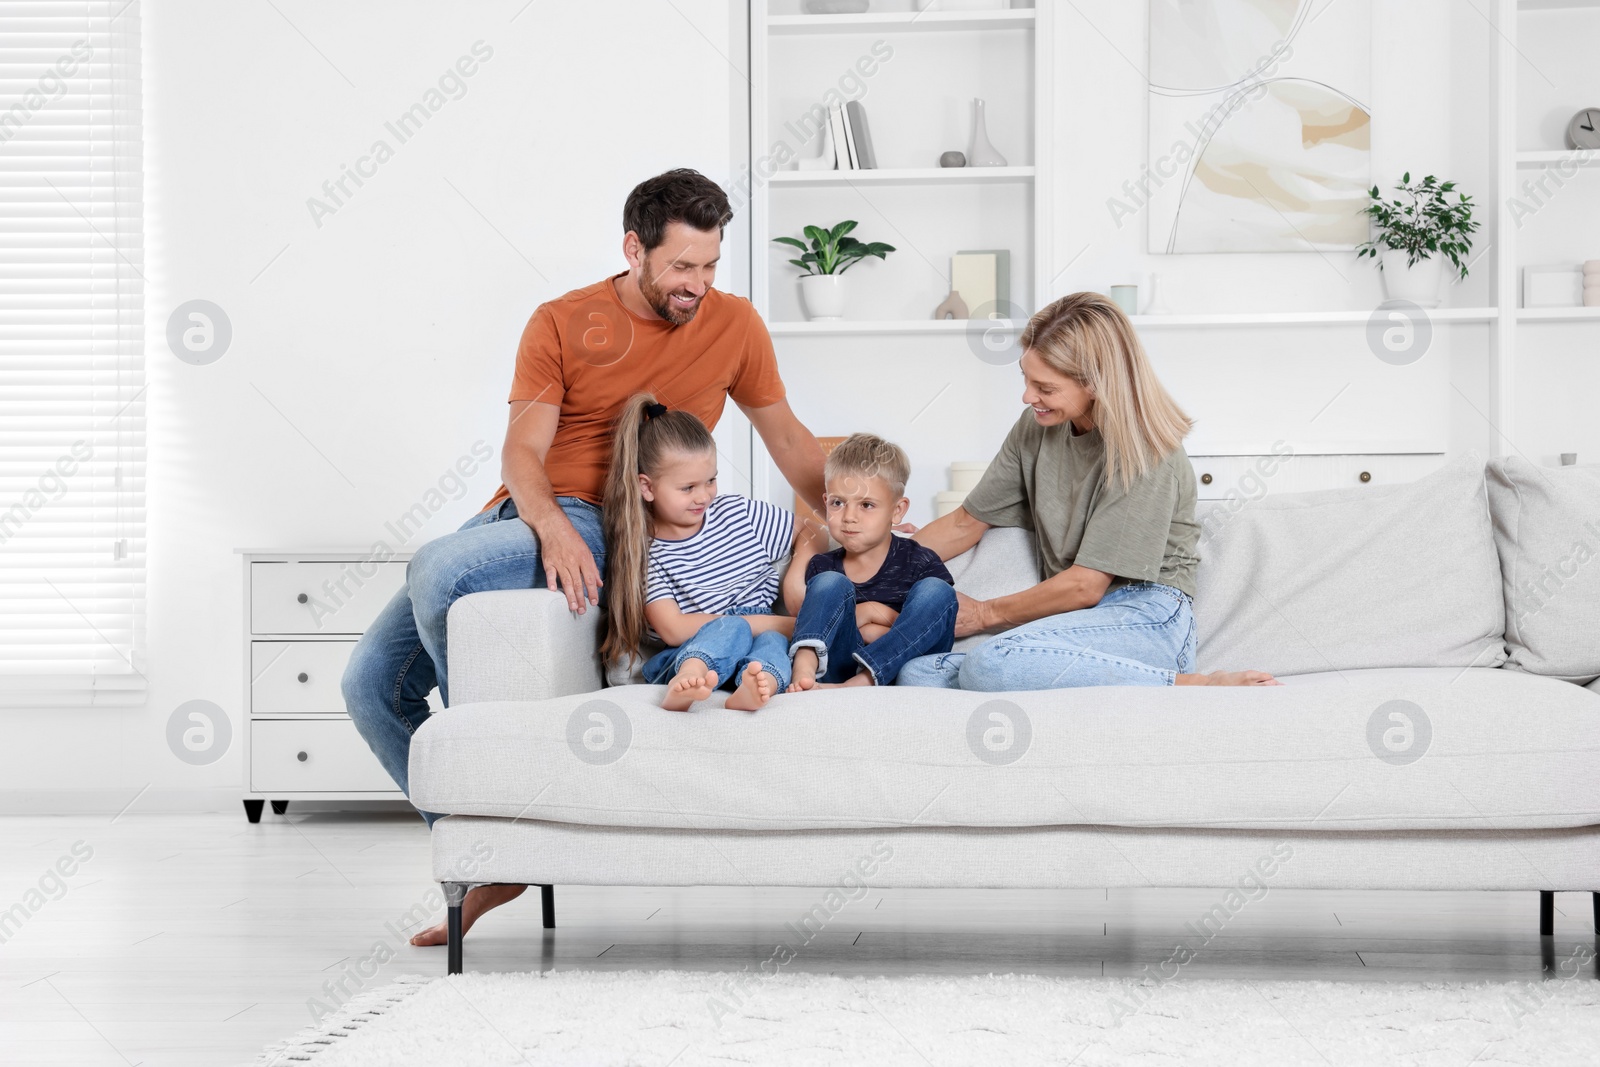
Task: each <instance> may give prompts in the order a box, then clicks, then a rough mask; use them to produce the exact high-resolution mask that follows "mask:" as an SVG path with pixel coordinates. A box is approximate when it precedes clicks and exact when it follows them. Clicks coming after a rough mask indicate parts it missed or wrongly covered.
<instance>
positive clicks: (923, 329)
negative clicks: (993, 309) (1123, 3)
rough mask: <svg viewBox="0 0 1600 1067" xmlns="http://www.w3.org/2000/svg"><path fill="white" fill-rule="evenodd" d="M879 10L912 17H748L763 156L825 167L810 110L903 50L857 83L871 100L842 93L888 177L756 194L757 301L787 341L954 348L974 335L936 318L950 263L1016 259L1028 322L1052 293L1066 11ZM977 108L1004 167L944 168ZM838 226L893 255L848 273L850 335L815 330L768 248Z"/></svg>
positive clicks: (811, 181) (766, 185) (875, 174)
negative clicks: (856, 74) (1057, 34)
mask: <svg viewBox="0 0 1600 1067" xmlns="http://www.w3.org/2000/svg"><path fill="white" fill-rule="evenodd" d="M874 6H875V7H885V8H888V7H895V6H898V7H903V8H905V10H885V11H873V12H868V13H866V14H860V15H806V14H801V13H800V5H799V3H798V0H755V3H753V4H752V6H751V21H750V67H751V77H750V91H751V107H750V127H751V128H750V143H751V146H752V154H753V155H754V156H756V157H758V158H759V157H760V156H761V155H762V154H763V153H769V154H770V149H771V146H773V145H774V144H776V143H778V142H783V143H785V144H787V145H788V146H790V148H791V149H793V150H794V151H795V153H796V154H797V155H798V156H800V157H805V156H810V155H815V153H816V151H817V149H818V147H819V141H818V140H817V139H815V138H808V139H807V140H805V141H804V142H803V143H801V142H800V139H799V138H798V136H797V131H798V132H809V131H810V128H811V127H810V124H809V123H806V122H805V121H804V116H805V115H806V113H807V111H808V110H809V108H810V107H811V106H812V105H814V104H817V103H822V102H824V101H825V100H826V98H827V92H828V90H829V89H830V88H833V87H834V86H835V85H836V84H837V82H838V80H839V78H840V77H841V74H842V72H848V71H850V70H852V69H859V68H858V66H857V64H858V63H860V62H861V61H862V60H863V59H864V58H865V57H868V56H872V54H873V53H872V50H873V49H874V47H876V48H878V49H879V50H880V51H881V50H882V49H883V48H885V47H887V48H892V50H893V56H892V58H891V59H889V60H882V59H881V58H878V57H874V59H873V60H872V61H871V62H869V64H868V65H869V66H873V65H875V66H876V67H877V70H876V72H875V73H874V74H872V75H871V76H868V77H863V78H861V81H863V82H864V83H865V90H864V91H857V92H853V93H850V94H848V96H849V98H852V99H859V100H860V101H861V104H862V106H863V107H864V108H865V109H866V113H867V122H868V126H869V129H870V131H871V137H872V141H873V145H874V150H875V153H876V155H877V162H878V164H879V167H880V168H881V169H875V170H828V171H801V170H792V169H778V170H776V172H774V173H772V174H771V175H770V176H769V177H767V178H766V179H765V180H762V181H757V182H755V183H754V187H753V189H752V191H751V195H750V205H749V212H750V219H751V298H752V300H753V301H754V302H755V305H756V307H757V309H758V310H759V311H760V312H761V315H762V317H763V318H764V319H765V320H766V322H767V324H768V327H769V328H770V329H771V331H772V334H773V335H774V337H778V338H804V337H822V336H826V337H831V338H835V339H838V340H845V341H847V340H848V338H850V337H852V336H860V337H868V336H871V335H884V334H920V335H924V336H926V337H928V338H948V339H949V342H948V343H951V344H955V345H959V344H961V343H962V342H961V340H960V339H961V337H962V336H963V335H964V334H966V333H967V332H968V331H969V328H970V324H969V323H967V322H960V323H944V324H942V325H941V324H938V323H935V322H934V321H933V318H932V315H933V309H934V308H935V307H936V306H937V305H938V304H939V303H940V301H942V300H943V299H944V297H945V295H946V294H947V293H948V292H949V257H950V255H951V254H953V253H955V252H958V251H963V250H971V249H1006V250H1008V251H1009V252H1010V254H1011V255H1010V274H1011V282H1010V299H1011V301H1012V303H1013V304H1015V305H1017V307H1018V308H1020V309H1021V310H1022V311H1024V312H1026V313H1028V314H1031V313H1032V312H1033V311H1034V310H1037V308H1038V306H1039V304H1040V298H1041V296H1042V295H1043V291H1044V290H1045V289H1046V288H1048V284H1049V276H1048V270H1049V263H1050V262H1051V256H1050V252H1051V249H1050V248H1048V247H1047V242H1048V235H1049V234H1051V233H1052V232H1053V230H1052V227H1051V223H1050V208H1051V205H1050V196H1049V189H1050V184H1049V174H1048V161H1049V160H1050V159H1051V158H1052V152H1051V143H1052V142H1051V137H1052V131H1053V122H1052V115H1051V101H1052V99H1053V93H1052V92H1051V90H1050V85H1051V67H1052V58H1051V47H1050V46H1051V42H1052V40H1053V37H1052V33H1051V31H1052V29H1053V22H1054V18H1055V16H1056V10H1055V8H1056V5H1052V4H1040V5H1039V6H1038V7H1037V8H1032V7H1029V8H1021V7H1018V8H1015V9H1008V10H997V11H922V12H918V11H914V10H910V8H911V7H912V5H911V3H910V2H909V0H903V2H897V0H885V2H880V3H876V4H875V5H874ZM974 97H979V98H982V99H983V100H985V102H986V110H987V113H988V132H989V135H990V139H991V140H992V141H993V142H994V143H995V145H996V147H997V148H998V149H999V150H1000V151H1001V153H1002V154H1004V155H1005V157H1006V160H1007V163H1008V164H1009V165H1008V166H1005V167H993V168H987V167H959V168H943V167H940V166H939V165H938V160H939V156H940V154H941V153H943V152H945V151H948V150H951V149H955V150H958V151H962V152H965V151H967V148H968V143H969V139H970V134H971V102H972V99H973V98H974ZM757 161H758V159H752V167H753V168H754V166H755V164H756V163H757ZM790 165H791V166H792V164H790ZM843 219H855V220H857V221H858V223H859V227H858V229H857V232H856V236H858V237H859V238H860V239H862V240H865V241H885V242H887V243H889V244H892V245H894V246H895V248H896V251H895V252H894V253H891V254H890V256H889V258H888V259H887V260H885V261H878V260H869V261H867V262H864V263H861V264H858V265H856V266H854V267H852V268H851V270H850V272H849V274H847V275H846V277H847V279H848V280H849V281H850V283H851V290H852V292H851V297H850V303H849V306H848V307H847V309H846V317H845V320H844V321H842V322H826V323H811V322H808V321H806V318H805V312H804V308H803V305H802V304H801V302H800V297H799V283H798V276H799V275H798V271H797V270H796V269H795V268H793V267H791V266H790V265H789V264H788V260H789V259H790V258H791V256H792V254H793V253H792V250H786V249H784V248H783V247H782V246H778V245H774V244H772V238H774V237H779V236H791V237H799V236H801V229H802V227H803V226H805V225H832V224H834V223H837V222H838V221H840V220H843ZM941 279H942V280H941ZM923 316H925V317H926V321H916V320H918V319H919V318H920V317H923ZM940 343H945V342H943V341H941V342H940Z"/></svg>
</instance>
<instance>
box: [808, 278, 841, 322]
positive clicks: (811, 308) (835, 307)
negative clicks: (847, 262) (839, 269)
mask: <svg viewBox="0 0 1600 1067" xmlns="http://www.w3.org/2000/svg"><path fill="white" fill-rule="evenodd" d="M800 299H801V301H802V302H803V303H804V304H805V307H806V318H808V319H810V320H811V321H812V322H818V321H827V320H829V319H842V318H844V278H843V276H841V275H838V274H803V275H801V276H800Z"/></svg>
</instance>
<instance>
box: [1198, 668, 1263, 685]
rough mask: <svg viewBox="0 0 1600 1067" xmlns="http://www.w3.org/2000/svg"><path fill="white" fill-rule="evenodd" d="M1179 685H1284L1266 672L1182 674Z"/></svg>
mask: <svg viewBox="0 0 1600 1067" xmlns="http://www.w3.org/2000/svg"><path fill="white" fill-rule="evenodd" d="M1178 684H1179V685H1282V684H1283V683H1282V682H1280V681H1278V680H1277V679H1276V678H1274V677H1273V676H1272V675H1270V674H1268V673H1267V672H1266V671H1212V672H1211V673H1210V674H1180V675H1178Z"/></svg>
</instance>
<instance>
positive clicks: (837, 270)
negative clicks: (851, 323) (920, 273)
mask: <svg viewBox="0 0 1600 1067" xmlns="http://www.w3.org/2000/svg"><path fill="white" fill-rule="evenodd" d="M855 228H856V223H855V220H854V219H846V220H845V221H844V222H841V223H839V225H837V226H835V227H834V228H833V229H831V230H825V229H823V228H822V227H821V226H807V227H806V228H805V235H806V237H807V238H809V239H810V241H811V244H810V245H809V246H808V245H806V243H805V242H804V241H801V240H799V239H798V238H795V237H775V238H773V241H774V243H776V244H783V245H792V246H793V247H795V248H798V249H799V250H800V258H799V259H791V260H790V261H789V262H790V263H792V264H794V265H795V266H796V267H799V268H800V269H801V270H802V271H804V272H805V273H804V274H802V275H801V276H800V298H801V300H802V301H803V302H804V303H805V308H806V316H807V317H808V318H811V319H842V318H844V284H843V283H844V279H843V277H841V276H842V275H843V274H844V272H845V271H847V270H849V269H850V268H851V267H853V266H855V265H856V264H857V263H859V262H861V261H862V260H863V259H866V258H867V257H868V256H876V257H877V258H879V259H886V258H888V255H889V253H890V252H893V251H894V245H886V244H884V243H883V242H881V241H874V242H872V243H870V244H868V243H867V242H864V241H858V240H856V239H855V238H854V237H851V236H849V234H850V231H851V230H853V229H855Z"/></svg>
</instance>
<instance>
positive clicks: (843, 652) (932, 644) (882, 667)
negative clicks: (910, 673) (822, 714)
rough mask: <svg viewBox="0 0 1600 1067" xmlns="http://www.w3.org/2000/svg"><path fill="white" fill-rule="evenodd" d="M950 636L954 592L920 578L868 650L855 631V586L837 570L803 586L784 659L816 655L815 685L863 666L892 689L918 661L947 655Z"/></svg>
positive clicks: (952, 634)
mask: <svg viewBox="0 0 1600 1067" xmlns="http://www.w3.org/2000/svg"><path fill="white" fill-rule="evenodd" d="M955 634H956V591H955V589H953V588H952V587H951V585H950V583H949V582H946V581H944V580H942V579H940V578H924V579H922V580H921V581H920V582H918V583H917V584H916V585H913V586H912V587H911V591H910V592H908V593H907V594H906V602H905V605H904V606H903V607H901V609H900V617H899V618H897V619H895V621H894V625H893V626H891V627H889V632H888V633H886V634H884V635H883V636H882V637H880V638H878V639H877V640H876V641H874V642H872V643H871V644H870V645H869V644H867V643H866V642H865V641H863V640H862V639H861V631H860V630H859V629H857V628H856V585H855V583H854V582H852V581H851V580H850V579H849V578H846V577H845V576H844V575H843V574H841V573H840V572H839V571H823V572H822V573H821V574H819V575H817V576H816V577H815V578H813V579H811V580H810V581H809V582H807V583H806V598H805V600H804V602H802V603H801V605H800V614H799V615H797V616H795V620H794V640H793V641H792V642H791V643H790V645H789V654H790V655H791V656H792V655H793V654H794V653H795V652H797V651H799V650H800V649H802V648H809V649H812V650H813V651H815V652H816V654H817V681H819V682H842V681H844V680H845V679H846V678H849V677H850V676H851V675H853V674H855V673H856V671H857V670H858V669H860V668H863V667H864V668H866V670H867V673H868V674H870V675H872V681H873V684H875V685H893V684H895V682H896V680H897V679H898V678H900V677H901V668H902V667H904V666H905V665H906V663H907V662H909V661H911V660H912V659H914V658H916V657H917V656H926V655H927V654H929V653H931V652H949V651H950V645H951V642H953V641H954V640H955Z"/></svg>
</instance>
